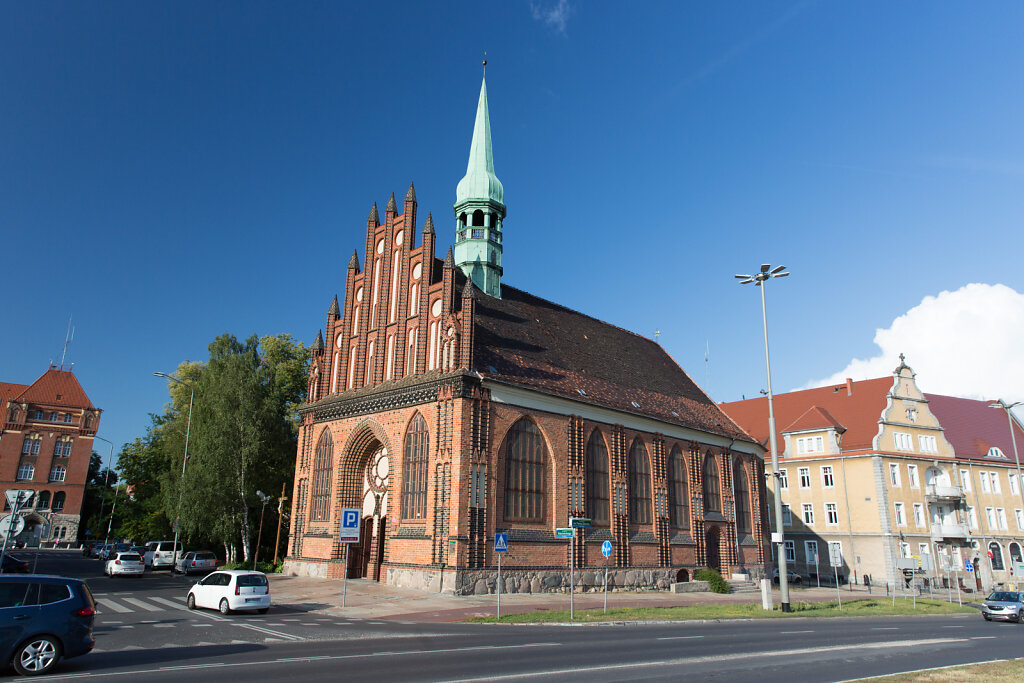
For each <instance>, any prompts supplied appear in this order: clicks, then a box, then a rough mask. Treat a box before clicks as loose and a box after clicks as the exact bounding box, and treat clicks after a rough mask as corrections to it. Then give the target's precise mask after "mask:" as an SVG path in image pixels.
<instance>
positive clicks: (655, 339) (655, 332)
mask: <svg viewBox="0 0 1024 683" xmlns="http://www.w3.org/2000/svg"><path fill="white" fill-rule="evenodd" d="M660 336H661V330H655V331H654V341H655V342H657V341H658V337H660Z"/></svg>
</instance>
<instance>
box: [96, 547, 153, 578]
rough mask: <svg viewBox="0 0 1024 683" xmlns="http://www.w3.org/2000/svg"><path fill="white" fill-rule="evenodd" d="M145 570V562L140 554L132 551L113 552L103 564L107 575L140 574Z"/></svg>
mask: <svg viewBox="0 0 1024 683" xmlns="http://www.w3.org/2000/svg"><path fill="white" fill-rule="evenodd" d="M145 572H146V563H145V561H144V560H143V559H142V555H139V554H138V553H132V552H123V553H115V554H114V555H112V556H111V558H110V559H109V560H107V562H106V564H105V565H104V566H103V573H104V574H106V575H107V576H142V575H143V574H144V573H145Z"/></svg>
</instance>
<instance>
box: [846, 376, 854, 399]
mask: <svg viewBox="0 0 1024 683" xmlns="http://www.w3.org/2000/svg"><path fill="white" fill-rule="evenodd" d="M846 395H847V396H853V379H851V378H849V377H847V378H846Z"/></svg>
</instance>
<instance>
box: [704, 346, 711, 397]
mask: <svg viewBox="0 0 1024 683" xmlns="http://www.w3.org/2000/svg"><path fill="white" fill-rule="evenodd" d="M710 381H711V341H710V340H708V339H705V340H704V387H705V388H707V386H708V383H709V382H710Z"/></svg>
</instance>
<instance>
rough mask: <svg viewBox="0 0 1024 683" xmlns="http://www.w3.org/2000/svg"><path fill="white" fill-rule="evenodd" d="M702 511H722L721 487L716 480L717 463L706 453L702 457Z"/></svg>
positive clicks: (712, 456) (710, 453)
mask: <svg viewBox="0 0 1024 683" xmlns="http://www.w3.org/2000/svg"><path fill="white" fill-rule="evenodd" d="M703 475H704V509H705V510H707V511H709V512H710V511H713V512H721V511H722V487H721V484H720V483H719V480H718V463H717V462H716V460H715V455H714V454H713V453H712V452H711V451H708V452H707V454H706V455H705V456H704V469H703Z"/></svg>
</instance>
